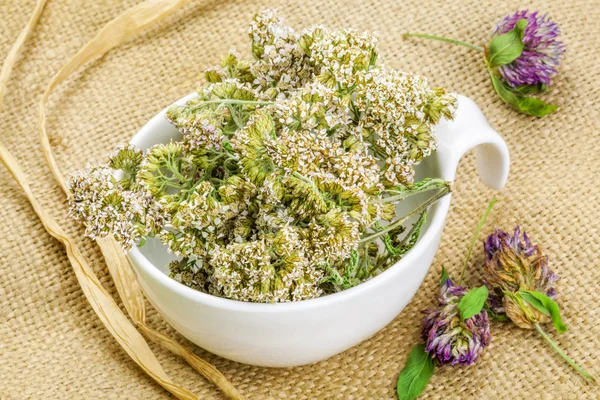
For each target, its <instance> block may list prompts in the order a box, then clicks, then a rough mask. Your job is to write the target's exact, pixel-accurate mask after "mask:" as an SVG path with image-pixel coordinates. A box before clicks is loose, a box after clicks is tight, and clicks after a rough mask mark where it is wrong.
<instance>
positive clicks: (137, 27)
mask: <svg viewBox="0 0 600 400" xmlns="http://www.w3.org/2000/svg"><path fill="white" fill-rule="evenodd" d="M188 1H189V0H163V1H146V2H144V3H141V4H139V5H137V6H135V7H132V8H130V9H129V10H127V11H125V12H124V13H123V14H121V15H119V16H118V17H117V18H115V19H114V20H112V21H111V22H109V23H108V24H107V25H106V26H105V27H104V28H103V29H102V30H101V31H100V32H99V33H98V34H97V35H96V37H94V38H93V39H92V40H91V41H90V42H88V44H87V45H86V46H84V48H82V49H81V50H80V51H79V52H78V53H77V54H76V55H75V56H74V57H73V58H72V59H71V60H70V61H69V62H68V63H67V64H66V65H65V66H64V67H63V68H62V69H61V70H60V71H59V73H58V74H57V75H56V76H54V78H53V79H52V81H51V83H50V85H49V86H48V88H47V89H46V91H45V92H44V95H43V96H42V99H41V101H40V105H39V106H40V110H39V112H40V114H39V115H40V121H39V128H40V139H41V141H42V148H43V150H44V155H45V157H46V159H47V162H48V164H49V166H50V168H51V170H52V173H53V175H54V176H55V178H56V180H57V181H58V183H59V184H60V185H61V187H62V189H63V191H65V193H66V194H67V195H68V190H67V187H66V181H65V179H64V176H63V175H62V173H61V171H60V168H59V166H58V163H57V162H56V159H55V157H54V154H53V153H52V149H51V147H50V141H49V140H48V135H47V132H46V127H45V103H46V101H47V99H48V97H49V96H50V94H51V93H52V91H53V90H54V88H55V87H56V86H58V85H59V84H60V83H61V82H62V81H64V80H65V79H66V78H67V77H68V76H70V74H71V73H73V72H74V71H76V70H77V69H78V68H79V67H80V66H82V65H83V64H85V63H86V62H87V61H89V60H90V59H91V58H94V57H96V56H99V55H102V54H104V53H105V52H107V51H108V50H110V49H111V48H113V47H115V46H116V45H118V44H119V43H121V42H123V41H125V40H127V39H129V38H131V37H133V36H134V35H136V34H137V33H138V32H140V31H141V30H143V29H144V28H146V27H147V26H149V25H151V24H153V23H154V22H156V21H159V20H161V19H163V18H165V17H166V16H167V15H169V14H171V13H172V12H173V11H175V10H176V9H178V8H180V7H182V6H183V5H185V4H186V3H187V2H188ZM45 3H46V0H38V2H37V3H36V6H35V9H34V11H33V13H32V15H31V17H30V19H29V21H28V23H27V25H26V26H25V28H24V29H23V31H22V32H21V34H20V35H19V37H18V38H17V40H16V42H15V43H14V44H13V46H12V48H11V50H10V51H9V53H8V56H7V58H6V60H5V62H4V64H3V66H2V70H1V72H0V110H1V109H2V107H3V102H2V101H3V98H4V92H5V91H6V85H7V83H8V80H9V77H10V73H11V71H12V68H13V66H14V64H15V61H16V58H17V56H18V54H19V53H20V50H21V48H22V47H23V44H24V43H25V41H26V40H27V38H28V37H29V36H30V34H31V32H32V30H33V28H34V27H35V25H36V24H37V21H38V20H39V18H40V15H41V13H42V11H43V9H44V6H45ZM0 161H2V163H3V164H4V165H5V166H6V167H7V168H8V170H9V172H11V174H12V175H13V177H14V178H15V180H16V181H17V182H18V183H19V185H20V186H21V188H22V189H23V191H24V192H25V194H26V195H27V198H28V200H29V201H30V203H31V204H32V206H33V207H34V210H35V211H36V213H37V215H38V216H39V217H40V219H41V220H42V223H43V224H44V227H45V228H46V230H47V231H48V232H49V233H50V234H51V235H52V236H53V237H55V238H56V239H58V240H59V241H61V242H62V243H63V244H64V245H65V247H66V249H67V255H68V257H69V260H70V261H71V264H72V265H73V269H74V270H75V274H76V276H77V279H78V281H79V283H80V285H81V287H82V289H83V291H84V294H85V295H86V297H87V299H88V301H89V302H90V304H91V305H92V308H93V309H94V311H95V312H96V314H97V315H98V316H99V318H100V319H101V320H102V322H103V323H104V325H105V326H106V327H107V329H108V330H109V331H110V332H111V334H112V335H113V336H114V337H115V339H117V342H119V344H120V345H121V346H122V347H123V348H124V349H125V351H126V352H127V353H128V354H129V355H130V356H131V358H132V359H133V360H134V361H135V362H136V363H137V364H138V365H139V366H140V367H141V368H142V369H143V370H144V371H145V372H146V373H147V374H148V375H150V376H151V377H152V378H153V379H154V380H156V381H157V382H158V383H159V384H160V385H161V386H163V387H164V388H165V389H167V390H168V391H169V392H171V393H172V394H173V395H175V396H176V397H177V398H180V399H186V400H191V399H197V397H196V396H195V395H194V394H193V393H192V392H190V391H189V390H187V389H185V388H182V387H180V386H178V385H176V384H175V383H173V382H172V381H171V380H170V378H169V377H168V375H167V374H166V373H165V372H164V370H163V369H162V367H161V366H160V363H159V362H158V359H157V358H156V357H155V356H154V353H153V352H152V350H151V349H150V347H149V346H148V344H147V343H146V341H145V340H144V338H143V337H142V336H141V335H140V334H139V332H138V331H137V330H136V329H135V327H134V326H133V325H132V324H131V323H130V322H129V320H128V319H127V317H126V316H125V315H124V314H123V313H122V312H121V310H120V309H119V307H118V306H117V305H116V303H115V302H114V300H113V299H112V297H111V296H110V295H109V294H108V292H106V291H105V290H104V288H103V287H102V286H101V285H100V283H99V281H98V279H97V277H96V276H95V274H94V273H93V271H92V270H91V269H90V268H89V266H88V265H87V263H86V261H85V259H84V258H83V256H82V255H81V252H80V251H79V250H78V248H77V247H76V245H75V244H74V242H73V241H72V240H71V239H70V238H69V237H67V236H66V235H65V234H64V231H63V230H62V228H61V227H60V226H59V225H58V224H57V223H56V222H55V221H54V220H53V219H52V218H51V217H50V216H49V215H48V213H47V212H46V211H45V210H44V209H43V208H42V207H41V205H40V204H39V203H38V202H37V200H36V198H35V197H34V196H33V193H32V192H31V190H30V188H29V185H28V183H27V181H26V179H25V175H24V174H23V172H22V171H21V170H20V168H19V166H18V163H17V162H16V160H15V159H14V158H13V157H12V155H11V154H10V153H9V152H8V150H7V149H6V148H5V147H4V146H3V145H2V143H1V142H0ZM98 245H99V246H100V249H101V250H102V253H103V255H104V257H105V259H106V263H107V266H108V268H109V272H110V274H111V276H112V277H113V280H114V282H115V286H116V288H117V292H118V293H119V296H120V297H121V299H122V301H123V303H124V305H125V308H126V310H127V312H128V314H129V315H130V317H131V318H132V320H133V321H134V322H135V323H136V324H137V325H138V326H139V327H140V330H142V331H143V332H144V333H145V334H146V335H147V336H149V337H150V338H151V339H152V340H154V341H156V342H157V343H159V344H161V345H162V346H163V347H165V348H167V349H168V350H170V351H172V352H173V353H175V354H177V355H179V356H181V357H183V358H184V359H185V360H186V361H187V362H188V363H189V364H190V365H191V366H192V367H194V368H195V369H196V370H197V371H198V372H200V373H201V374H202V375H203V376H205V377H206V378H207V379H209V380H210V381H211V382H213V383H214V384H216V385H217V386H218V387H219V388H220V389H221V390H222V391H223V392H224V393H225V394H226V395H227V396H229V397H230V398H232V399H242V396H241V395H240V394H239V392H238V391H237V390H236V389H235V388H234V387H233V385H231V383H229V382H228V381H227V379H225V377H224V376H223V375H222V374H221V373H220V372H219V371H217V370H216V369H215V368H214V367H213V366H212V365H210V364H209V363H207V362H205V361H204V360H202V359H200V358H199V357H198V356H196V355H195V354H194V353H192V352H191V351H190V350H188V349H186V348H185V347H183V346H181V345H179V344H178V343H176V342H175V341H174V340H173V339H171V338H169V337H167V336H165V335H163V334H161V333H158V332H156V331H154V330H152V329H151V328H149V327H148V326H147V325H146V324H145V305H144V297H143V293H142V291H141V289H140V287H139V284H138V283H137V280H136V279H135V276H134V275H133V272H132V271H131V268H130V266H129V263H128V261H127V259H126V258H125V256H124V254H123V252H122V250H121V249H120V246H118V244H117V243H116V242H115V241H114V240H110V239H99V240H98Z"/></svg>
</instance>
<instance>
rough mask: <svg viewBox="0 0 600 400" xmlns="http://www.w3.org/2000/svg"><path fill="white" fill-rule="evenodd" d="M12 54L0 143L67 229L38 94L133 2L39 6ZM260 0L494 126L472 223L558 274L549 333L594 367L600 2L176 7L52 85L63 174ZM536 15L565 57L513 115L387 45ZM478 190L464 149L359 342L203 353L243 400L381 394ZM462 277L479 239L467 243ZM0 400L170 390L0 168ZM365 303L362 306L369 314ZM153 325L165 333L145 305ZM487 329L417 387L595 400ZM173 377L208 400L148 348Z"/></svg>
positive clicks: (182, 79) (458, 71) (530, 351)
mask: <svg viewBox="0 0 600 400" xmlns="http://www.w3.org/2000/svg"><path fill="white" fill-rule="evenodd" d="M48 3H49V4H48V5H47V8H46V10H45V11H44V14H43V15H42V17H41V20H40V25H39V26H38V27H37V28H36V30H35V32H34V34H33V36H32V38H31V40H29V41H28V42H27V43H26V48H25V51H24V53H23V55H22V56H21V58H20V60H19V61H18V63H17V65H16V67H15V70H14V75H13V79H12V81H11V83H10V84H9V87H8V94H7V97H6V102H7V107H6V110H5V111H4V112H3V113H2V114H1V115H0V138H1V140H2V141H3V142H4V143H5V145H6V146H7V147H8V148H9V149H10V150H11V151H12V152H13V153H14V154H15V155H16V156H17V158H18V160H19V162H20V163H21V164H22V166H23V169H24V170H25V172H26V173H27V174H28V176H29V178H30V180H31V181H32V184H33V185H32V186H33V189H34V192H35V194H36V195H37V196H38V197H39V198H40V199H41V200H42V202H43V203H44V205H46V206H48V207H50V208H51V209H52V210H53V215H54V216H55V217H56V218H58V219H59V221H61V222H63V224H64V226H65V227H66V228H67V229H68V230H69V231H70V232H71V233H73V234H76V235H80V234H81V231H80V230H79V228H78V227H76V226H75V225H76V224H75V223H73V222H72V221H69V220H68V219H67V218H66V217H65V212H66V207H65V201H64V197H63V195H62V193H61V192H60V190H59V188H58V186H57V185H56V184H55V183H54V181H53V179H52V178H51V176H50V171H49V169H48V168H47V167H46V166H45V163H44V161H43V156H42V152H41V149H40V145H39V142H38V139H37V132H36V123H37V121H36V118H37V108H36V100H37V99H38V98H39V96H40V94H41V92H42V90H43V88H44V87H45V85H46V84H47V83H48V81H49V79H50V78H51V76H52V75H53V74H54V73H56V72H57V71H58V69H59V68H60V67H61V66H62V64H63V63H65V62H66V61H67V60H68V58H70V57H71V56H72V55H73V54H74V53H75V52H76V50H77V49H79V48H80V47H81V46H82V45H83V44H84V43H85V42H87V40H89V39H90V38H91V37H92V36H93V35H94V34H95V33H96V32H97V30H98V29H99V28H100V27H101V26H103V24H105V23H106V22H108V21H109V20H110V19H111V18H113V17H115V16H116V15H118V14H119V13H120V12H122V11H123V10H125V9H126V8H128V7H130V6H131V5H133V4H135V3H136V1H134V0H127V1H122V0H104V1H86V2H84V1H81V0H49V2H48ZM33 6H34V1H33V0H27V1H22V0H0V16H1V19H2V23H0V57H2V58H4V56H5V55H6V54H7V52H8V50H9V48H10V45H11V44H12V43H13V42H14V40H15V39H16V37H17V35H18V32H19V31H20V30H21V28H22V27H23V26H24V25H25V23H26V21H27V19H28V18H29V15H30V13H31V11H32V9H33ZM265 7H276V8H278V9H279V10H280V11H281V13H282V14H283V15H284V16H286V17H287V19H288V21H289V22H290V23H291V24H292V25H293V26H294V27H296V28H302V27H305V26H310V25H312V24H318V23H319V24H327V25H328V26H331V27H336V28H341V27H355V28H358V29H368V30H374V31H377V32H378V33H379V34H380V50H381V53H382V56H383V57H382V58H383V60H384V62H385V63H386V64H387V65H389V66H391V67H396V68H400V69H404V70H408V71H415V72H419V73H420V74H422V75H425V76H428V77H429V78H430V79H431V82H432V83H434V84H436V85H443V86H446V87H447V88H449V89H451V90H453V91H456V92H458V93H462V94H465V95H467V96H470V97H471V98H473V99H474V100H475V101H476V102H477V103H478V104H479V106H480V107H481V108H482V109H483V111H484V113H485V115H486V116H487V117H488V118H489V120H490V123H491V124H492V126H494V127H495V128H496V129H497V130H498V131H499V132H501V133H502V135H503V136H504V137H505V138H506V140H507V142H508V144H509V147H510V150H511V157H512V160H513V164H512V171H511V176H510V178H509V183H508V186H507V187H506V189H505V190H503V191H502V192H501V193H500V194H499V203H498V205H497V207H496V209H495V211H494V212H493V213H492V216H491V217H490V219H489V222H488V225H487V226H486V230H485V231H486V233H488V232H489V230H490V229H491V228H492V227H493V226H497V227H503V228H505V229H512V226H513V225H514V224H515V223H517V222H519V223H521V224H522V225H523V226H524V227H525V228H526V230H527V231H528V232H529V233H530V234H531V236H532V237H533V238H534V239H535V240H536V241H537V242H538V243H540V244H541V245H542V246H543V248H544V249H545V251H546V252H547V254H548V255H549V257H550V265H551V267H552V268H553V269H554V270H555V271H556V272H557V273H558V274H560V276H561V277H562V279H561V280H560V281H559V284H558V290H559V294H560V297H559V303H560V305H561V307H562V309H563V313H564V319H565V320H566V322H567V323H568V325H569V328H570V329H569V331H568V332H567V333H566V334H564V335H562V336H560V337H557V335H554V334H553V335H554V336H555V337H557V340H558V341H559V343H560V345H561V346H562V347H563V348H565V349H567V350H568V353H569V354H570V355H571V356H572V357H573V358H574V359H575V360H577V361H578V362H580V363H581V364H582V365H584V366H585V367H586V368H588V369H590V370H595V372H596V375H597V374H598V373H600V262H599V261H598V259H599V258H600V257H599V256H600V239H599V238H598V237H599V233H600V232H599V228H600V222H599V220H600V201H599V199H598V190H599V189H598V188H599V187H600V178H599V177H598V176H599V174H600V144H599V139H600V135H599V133H598V132H599V131H600V122H599V119H598V116H599V115H598V108H599V105H598V100H597V99H598V98H599V97H600V90H599V85H598V80H599V79H600V67H599V66H598V49H599V48H600V40H599V39H598V38H599V37H600V23H599V22H598V21H599V20H600V5H599V4H598V1H597V0H587V1H585V0H579V1H575V2H567V1H545V2H529V1H521V2H517V1H496V0H478V1H475V0H474V1H469V2H460V1H458V0H447V1H444V2H439V3H438V2H431V3H427V2H425V1H423V0H408V1H400V0H380V1H376V0H368V1H359V0H351V1H339V2H333V1H302V2H297V3H294V2H279V1H277V2H274V1H273V2H270V1H258V2H244V1H241V0H239V1H192V3H191V4H189V5H188V6H186V7H185V8H184V9H182V10H180V11H179V12H177V13H176V14H175V15H173V16H171V17H170V18H168V19H167V20H166V21H165V22H163V23H161V24H160V25H158V26H157V27H154V28H152V29H150V30H149V31H147V32H146V33H145V34H144V35H142V36H141V37H139V38H137V39H136V40H134V41H132V42H128V43H126V44H124V45H122V46H120V47H118V48H117V49H115V50H114V51H112V52H110V53H109V54H108V55H106V56H105V57H104V58H102V59H100V60H97V61H94V62H92V63H91V64H90V65H88V67H87V68H85V69H84V70H83V72H82V73H81V74H77V75H76V76H75V77H74V78H73V79H70V80H69V81H68V82H67V83H66V84H65V85H63V86H62V87H61V88H59V89H58V90H57V92H56V93H55V94H54V95H53V96H52V99H51V101H50V104H49V109H48V113H49V120H48V129H49V132H50V133H51V135H52V142H53V145H54V147H55V150H56V152H57V156H58V160H59V162H60V163H61V165H62V166H63V168H64V169H66V170H69V171H72V170H74V169H76V168H80V167H83V166H84V165H85V164H86V162H88V161H90V162H93V161H98V160H100V159H101V157H103V156H104V155H105V154H106V153H107V152H108V151H109V150H110V149H111V148H112V147H113V146H115V145H116V144H118V143H120V142H125V141H127V140H128V139H129V138H130V137H131V136H132V135H133V134H134V133H135V132H136V131H137V130H138V129H139V128H140V127H141V126H142V125H143V124H144V122H145V121H146V120H148V119H149V118H150V117H151V116H153V115H154V114H155V113H156V112H157V111H158V110H159V109H161V108H162V107H164V106H166V105H168V104H169V103H171V102H173V101H174V100H176V99H178V98H179V97H181V96H182V95H184V94H186V93H188V92H190V91H192V90H193V89H194V88H195V86H196V84H197V83H198V82H199V80H200V77H201V72H202V71H203V69H204V68H206V67H209V66H211V65H213V64H215V63H216V62H217V61H218V59H219V57H220V55H222V54H223V53H224V52H225V51H226V50H227V49H228V48H229V47H236V48H237V49H238V50H239V51H240V52H242V53H243V54H246V55H249V41H248V38H247V36H246V33H247V24H248V22H249V20H250V19H251V17H252V15H253V13H254V12H256V11H257V10H259V9H261V8H265ZM525 7H527V8H530V9H538V10H541V11H543V12H546V13H548V14H549V15H550V16H552V18H553V19H554V20H556V21H558V22H559V23H560V25H561V27H562V29H563V32H564V40H565V42H566V44H567V49H568V52H567V54H566V57H565V60H564V63H563V65H562V67H561V74H560V76H559V77H558V78H557V79H556V80H555V85H554V86H553V88H552V90H551V92H550V94H548V95H546V96H545V99H546V100H547V101H549V102H552V103H555V104H558V105H560V107H561V108H560V110H559V111H558V112H556V113H555V114H554V115H550V116H548V117H546V118H544V119H536V118H533V117H527V116H523V115H518V114H517V113H515V112H513V111H512V110H510V109H508V108H507V107H506V106H505V105H504V104H503V103H502V102H501V101H500V100H499V99H498V98H497V97H496V96H495V94H494V93H493V91H492V89H491V87H490V84H489V82H488V78H487V76H486V72H485V68H484V66H483V64H482V59H481V54H478V53H477V52H474V51H471V50H468V49H463V48H458V47H451V46H450V45H446V44H441V43H434V42H425V41H421V42H418V41H417V40H411V41H403V40H402V39H401V34H402V33H403V32H405V31H429V32H431V33H437V34H445V35H448V36H453V37H457V38H462V39H465V40H468V41H471V42H473V43H478V44H483V43H485V42H486V41H487V40H489V34H490V31H491V29H492V27H493V26H494V24H495V23H496V21H497V20H499V19H500V18H501V17H502V16H503V15H504V14H507V13H509V12H512V11H514V10H516V9H517V8H525ZM492 195H493V192H492V191H490V190H488V189H487V188H485V187H484V186H483V185H482V184H481V183H480V182H479V180H478V178H477V175H476V172H475V169H474V158H473V156H472V155H468V156H467V157H465V158H464V159H463V161H462V162H461V166H460V172H459V174H458V176H457V182H456V185H455V195H454V198H453V205H452V208H451V212H450V215H449V219H448V221H447V225H446V229H445V232H444V236H443V240H442V244H441V247H440V250H439V251H438V253H437V257H436V260H435V262H434V265H433V266H432V269H431V271H430V274H429V275H428V276H427V279H426V281H425V283H424V285H423V287H422V288H421V290H420V291H419V293H418V294H417V295H416V296H415V298H414V299H413V301H412V302H411V303H410V305H409V306H408V307H407V308H406V309H405V310H404V312H403V313H402V314H401V315H400V316H398V317H397V318H396V319H395V320H394V321H393V322H392V323H391V324H390V325H389V326H388V327H387V328H385V329H384V330H383V331H381V332H379V333H378V334H377V335H375V336H374V337H373V338H371V339H370V340H367V341H366V342H364V343H362V344H361V345H359V346H357V347H355V348H353V349H351V350H348V351H346V352H344V353H343V354H340V355H338V356H336V357H333V358H331V359H329V360H327V361H323V362H321V363H318V364H316V365H311V366H306V367H301V368H292V369H266V368H256V367H251V366H247V365H242V364H237V363H234V362H230V361H228V360H225V359H222V358H219V357H216V356H214V355H211V354H209V353H206V352H205V351H203V350H202V349H199V348H197V347H195V346H193V345H192V344H191V343H189V342H186V341H185V340H184V339H183V338H181V337H179V336H177V337H178V338H179V340H180V341H181V342H182V343H185V344H186V345H188V346H189V347H190V348H193V349H194V351H195V352H197V354H199V355H201V356H202V357H206V358H207V359H208V360H210V361H211V362H212V363H214V365H215V366H217V367H218V368H219V369H221V370H222V371H223V373H224V374H225V375H226V376H227V377H228V378H229V379H230V380H231V381H232V382H233V383H234V384H235V385H236V386H237V387H238V388H239V390H240V391H241V392H242V393H243V394H245V395H246V396H247V397H248V398H250V399H263V398H273V399H283V398H298V399H307V398H334V399H363V398H373V399H386V398H394V396H395V395H394V390H395V389H394V388H395V382H396V378H397V375H398V372H399V371H400V369H401V367H402V365H403V363H404V361H405V359H406V356H407V355H408V351H409V349H410V348H411V346H412V345H414V344H415V343H417V342H418V340H419V332H420V328H421V325H420V322H419V320H420V314H419V311H420V310H421V309H423V308H426V307H429V306H431V305H432V304H433V303H434V299H435V296H436V291H437V283H438V277H439V270H440V266H441V264H442V263H443V264H444V265H445V266H446V267H447V268H448V269H449V270H450V271H451V273H457V271H458V270H459V267H460V263H461V261H462V260H463V258H464V255H465V252H466V247H467V242H468V239H469V237H470V235H471V232H472V231H473V229H474V226H475V224H476V221H477V219H478V218H479V216H480V214H481V212H482V211H483V209H484V208H485V206H486V204H487V202H488V201H489V200H490V198H491V196H492ZM82 245H83V248H84V250H85V251H84V253H85V255H86V256H88V258H89V259H90V260H92V265H93V267H94V269H95V270H96V271H97V273H98V275H99V277H100V278H101V281H102V282H103V283H104V284H105V285H106V287H107V288H109V289H110V290H111V291H112V293H114V287H113V286H112V282H111V281H110V278H109V277H108V276H107V271H106V269H105V267H104V265H103V264H102V262H101V256H100V253H99V250H98V248H97V246H96V245H95V244H94V243H93V242H91V241H90V240H82ZM476 249H477V250H476V252H475V257H474V258H473V263H472V267H471V272H472V273H471V276H470V279H471V282H476V281H477V275H478V273H477V271H478V270H479V269H480V268H481V261H482V253H481V252H482V250H481V247H480V246H478V247H477V248H476ZM0 270H1V273H0V398H1V399H25V398H33V399H42V398H43V399H59V398H61V399H62V398H73V399H81V398H98V399H104V398H110V399H162V398H168V397H169V395H168V393H167V392H166V391H164V390H163V389H162V388H161V387H159V386H158V385H157V384H155V383H154V382H153V381H152V380H150V379H149V378H148V377H147V376H146V375H145V374H144V373H143V372H142V371H141V369H140V368H138V367H137V366H136V365H135V364H134V363H133V362H132V361H131V360H130V359H129V358H128V356H127V355H126V354H125V352H124V351H123V350H122V349H121V348H120V347H119V346H118V345H117V343H116V342H115V341H114V340H113V338H112V337H111V336H110V334H109V333H108V331H107V330H106V329H105V328H104V327H103V326H102V325H101V323H100V322H99V320H98V318H97V317H96V316H95V314H94V313H93V311H92V309H91V307H90V306H89V305H88V303H87V302H86V300H85V298H84V296H83V294H82V292H81V290H80V288H79V286H78V284H77V281H76V279H75V277H74V274H73V271H72V269H71V267H70V265H69V262H68V260H67V258H66V256H65V253H64V251H63V248H62V246H61V245H59V243H58V242H56V241H55V240H53V239H52V238H51V237H50V236H49V235H47V234H46V233H45V231H44V230H43V228H42V226H41V224H40V222H39V220H38V219H37V218H36V216H35V214H34V213H33V211H32V209H31V207H30V206H29V204H28V203H27V201H26V200H25V197H24V196H22V194H21V192H20V190H19V189H18V188H17V186H16V184H15V183H14V182H13V181H12V180H11V178H10V177H9V175H8V173H7V172H6V170H5V169H3V168H1V167H0ZM374 312H376V310H374ZM150 320H151V325H153V326H154V327H156V328H157V329H159V330H162V331H165V332H169V333H170V334H173V335H176V333H175V332H174V331H173V330H172V329H171V328H169V327H168V326H167V325H166V324H165V323H164V321H163V320H162V319H161V317H160V316H159V315H157V314H156V312H154V311H151V312H150ZM492 328H493V335H494V338H493V341H492V344H491V346H490V347H489V349H487V350H486V351H485V352H484V354H483V356H482V358H481V359H480V361H479V362H478V363H477V364H476V365H475V366H472V367H470V368H445V369H438V370H437V371H436V375H435V376H434V377H433V379H432V380H431V383H430V385H429V386H428V388H427V390H426V393H425V395H424V396H423V398H430V399H442V398H444V399H445V398H478V399H482V398H483V399H500V398H529V399H537V398H544V399H557V398H558V399H595V398H598V396H599V395H600V387H599V386H593V385H589V384H586V383H585V382H584V380H583V379H582V378H580V377H579V376H578V375H577V374H576V373H574V372H573V371H572V370H570V369H569V368H568V366H567V365H566V364H564V363H563V362H562V361H561V360H560V359H558V358H557V357H556V356H555V355H554V354H553V353H552V350H551V349H550V348H549V347H547V346H546V345H545V344H544V343H543V342H542V341H541V339H540V338H539V337H538V336H537V335H536V333H535V332H533V331H524V330H520V329H518V328H516V327H514V326H510V325H501V324H499V323H496V322H495V323H494V324H493V327H492ZM156 353H157V355H158V358H159V360H160V361H161V362H162V363H163V365H164V368H165V370H166V371H167V372H168V373H169V374H170V375H171V377H172V378H173V380H174V381H176V382H178V383H180V384H182V385H184V386H186V387H188V388H189V389H191V390H193V391H194V392H195V393H196V394H198V396H199V397H200V398H202V399H213V398H221V396H220V394H219V393H218V392H217V391H216V389H215V388H214V387H213V386H212V385H210V384H209V383H207V381H206V380H204V379H203V378H202V377H200V376H199V375H197V374H196V373H195V372H194V371H193V370H192V369H191V368H190V367H188V366H187V364H185V363H183V362H182V361H180V360H179V359H177V358H176V357H174V356H172V355H171V354H169V353H167V352H165V351H163V350H161V349H156Z"/></svg>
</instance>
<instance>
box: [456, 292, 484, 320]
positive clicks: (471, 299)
mask: <svg viewBox="0 0 600 400" xmlns="http://www.w3.org/2000/svg"><path fill="white" fill-rule="evenodd" d="M488 293H489V292H488V288H487V287H485V286H480V287H478V288H474V289H471V290H469V291H468V292H467V294H465V295H464V296H463V298H462V299H460V302H459V303H458V312H459V313H460V318H462V320H463V321H464V320H466V319H468V318H471V317H472V316H474V315H477V314H479V313H480V312H481V310H482V309H483V306H484V305H485V301H486V300H487V298H488Z"/></svg>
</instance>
